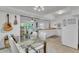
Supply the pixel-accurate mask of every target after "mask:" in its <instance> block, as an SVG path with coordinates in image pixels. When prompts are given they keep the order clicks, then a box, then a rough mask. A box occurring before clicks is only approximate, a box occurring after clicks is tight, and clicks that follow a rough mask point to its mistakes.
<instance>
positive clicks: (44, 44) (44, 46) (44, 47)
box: [44, 41, 46, 53]
mask: <svg viewBox="0 0 79 59" xmlns="http://www.w3.org/2000/svg"><path fill="white" fill-rule="evenodd" d="M44 53H46V41H44Z"/></svg>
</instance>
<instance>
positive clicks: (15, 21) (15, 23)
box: [14, 16, 17, 25]
mask: <svg viewBox="0 0 79 59" xmlns="http://www.w3.org/2000/svg"><path fill="white" fill-rule="evenodd" d="M14 25H17V17H16V16H15V20H14Z"/></svg>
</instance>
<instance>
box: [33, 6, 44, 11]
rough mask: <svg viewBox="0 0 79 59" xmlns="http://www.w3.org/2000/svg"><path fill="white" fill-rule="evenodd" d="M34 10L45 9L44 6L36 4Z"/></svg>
mask: <svg viewBox="0 0 79 59" xmlns="http://www.w3.org/2000/svg"><path fill="white" fill-rule="evenodd" d="M34 10H36V11H39V12H40V11H44V6H35V7H34Z"/></svg>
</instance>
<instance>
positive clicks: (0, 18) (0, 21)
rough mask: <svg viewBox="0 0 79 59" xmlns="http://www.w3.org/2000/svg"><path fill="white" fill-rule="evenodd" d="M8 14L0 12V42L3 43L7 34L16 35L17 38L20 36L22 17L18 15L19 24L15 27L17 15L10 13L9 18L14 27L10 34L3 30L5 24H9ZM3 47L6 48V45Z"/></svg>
mask: <svg viewBox="0 0 79 59" xmlns="http://www.w3.org/2000/svg"><path fill="white" fill-rule="evenodd" d="M6 14H7V13H6V12H0V41H1V42H2V41H3V39H4V36H5V35H7V34H14V35H16V36H20V16H19V15H16V16H17V21H18V24H17V25H14V20H15V14H11V13H9V18H10V19H9V20H10V23H11V24H12V26H13V30H11V31H10V32H5V31H4V30H3V25H4V24H5V22H7V17H6ZM1 42H0V43H1ZM2 46H4V45H3V44H2ZM2 46H1V45H0V47H2Z"/></svg>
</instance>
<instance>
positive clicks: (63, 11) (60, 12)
mask: <svg viewBox="0 0 79 59" xmlns="http://www.w3.org/2000/svg"><path fill="white" fill-rule="evenodd" d="M56 13H57V14H63V13H65V10H58V11H56Z"/></svg>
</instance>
